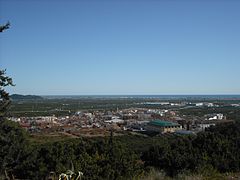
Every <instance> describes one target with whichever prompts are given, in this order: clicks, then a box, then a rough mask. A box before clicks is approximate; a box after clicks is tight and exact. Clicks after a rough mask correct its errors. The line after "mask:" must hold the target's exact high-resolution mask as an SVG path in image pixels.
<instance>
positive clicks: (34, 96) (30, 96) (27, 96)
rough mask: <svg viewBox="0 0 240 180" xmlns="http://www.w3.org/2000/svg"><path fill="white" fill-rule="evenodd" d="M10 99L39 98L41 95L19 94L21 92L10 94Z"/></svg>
mask: <svg viewBox="0 0 240 180" xmlns="http://www.w3.org/2000/svg"><path fill="white" fill-rule="evenodd" d="M10 98H11V99H12V100H41V99H43V97H41V96H36V95H21V94H12V95H11V96H10Z"/></svg>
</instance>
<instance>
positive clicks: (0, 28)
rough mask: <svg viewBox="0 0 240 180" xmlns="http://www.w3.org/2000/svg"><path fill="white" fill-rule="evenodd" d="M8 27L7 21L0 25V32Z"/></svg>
mask: <svg viewBox="0 0 240 180" xmlns="http://www.w3.org/2000/svg"><path fill="white" fill-rule="evenodd" d="M9 27H10V23H9V22H7V23H6V24H5V25H1V26H0V32H3V31H5V30H6V29H9Z"/></svg>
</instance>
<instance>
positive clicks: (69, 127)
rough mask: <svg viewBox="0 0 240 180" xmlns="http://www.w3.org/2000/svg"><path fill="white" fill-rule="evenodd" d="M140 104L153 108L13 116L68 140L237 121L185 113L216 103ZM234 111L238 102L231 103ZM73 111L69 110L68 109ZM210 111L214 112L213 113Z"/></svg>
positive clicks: (178, 131) (193, 129) (183, 131)
mask: <svg viewBox="0 0 240 180" xmlns="http://www.w3.org/2000/svg"><path fill="white" fill-rule="evenodd" d="M135 104H137V105H143V106H146V105H150V106H151V108H146V107H130V108H123V109H119V108H118V107H117V108H116V109H114V110H113V109H111V110H109V109H105V110H93V109H90V110H89V109H88V110H78V111H75V112H71V113H69V114H68V115H58V116H56V115H54V114H53V115H48V116H33V117H31V116H21V117H14V116H12V117H10V118H9V119H11V120H12V121H15V122H18V123H19V124H20V126H21V127H23V128H24V129H26V130H27V131H29V132H30V133H31V134H32V135H43V134H44V135H49V136H51V135H52V136H61V135H64V136H69V137H75V138H77V137H81V136H86V137H95V136H107V135H109V134H110V132H111V131H113V132H114V135H123V134H126V133H133V134H139V135H145V136H147V135H149V134H151V135H152V134H154V135H166V134H175V135H189V134H197V133H198V132H201V131H204V130H205V129H206V128H208V127H210V126H215V125H216V124H221V123H230V122H234V121H233V120H232V119H230V118H228V116H227V115H226V114H224V113H222V112H219V113H205V114H202V115H201V116H196V115H187V114H184V113H182V112H181V111H182V110H188V109H193V108H196V109H198V108H200V110H201V108H207V109H215V108H221V106H222V107H224V106H226V105H225V104H221V103H213V102H190V101H182V102H178V103H176V102H168V101H149V102H148V101H145V100H144V101H143V102H138V103H135ZM227 106H231V107H233V108H237V109H238V107H239V104H238V103H232V104H228V105H227ZM69 112H70V109H69ZM210 112H211V111H210Z"/></svg>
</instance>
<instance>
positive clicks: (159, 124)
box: [149, 119, 180, 127]
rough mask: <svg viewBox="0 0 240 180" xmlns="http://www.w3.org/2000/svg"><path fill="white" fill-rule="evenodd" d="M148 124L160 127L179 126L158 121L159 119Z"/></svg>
mask: <svg viewBox="0 0 240 180" xmlns="http://www.w3.org/2000/svg"><path fill="white" fill-rule="evenodd" d="M149 124H150V125H154V126H162V127H166V126H180V124H178V123H173V122H170V121H163V120H160V119H156V120H153V121H151V122H149Z"/></svg>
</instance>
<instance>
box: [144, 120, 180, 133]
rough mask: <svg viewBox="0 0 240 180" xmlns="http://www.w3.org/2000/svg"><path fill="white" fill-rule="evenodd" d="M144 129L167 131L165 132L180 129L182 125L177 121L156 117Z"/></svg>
mask: <svg viewBox="0 0 240 180" xmlns="http://www.w3.org/2000/svg"><path fill="white" fill-rule="evenodd" d="M145 129H146V130H147V131H154V132H159V133H167V132H175V131H176V130H181V129H182V126H181V125H180V124H178V123H174V122H170V121H162V120H159V119H156V120H153V121H151V122H149V123H148V124H147V126H146V128H145Z"/></svg>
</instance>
